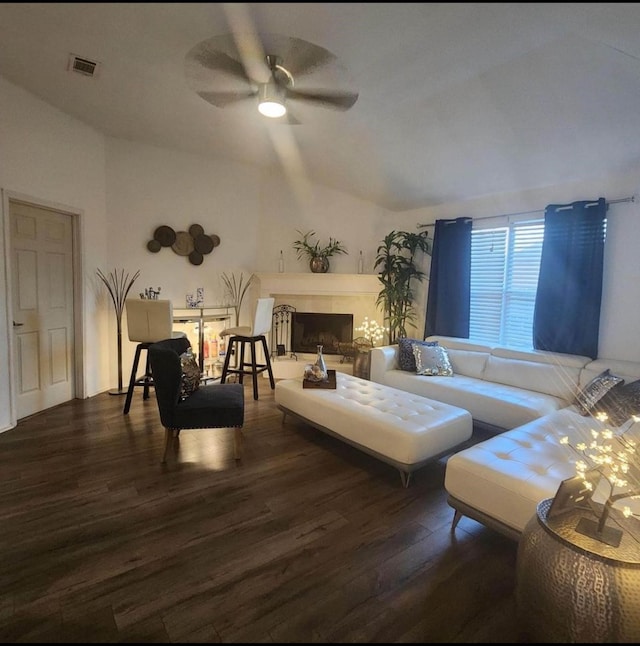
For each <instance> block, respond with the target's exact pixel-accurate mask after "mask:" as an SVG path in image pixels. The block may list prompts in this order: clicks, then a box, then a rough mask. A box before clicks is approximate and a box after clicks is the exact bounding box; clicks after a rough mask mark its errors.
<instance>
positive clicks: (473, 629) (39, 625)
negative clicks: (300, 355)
mask: <svg viewBox="0 0 640 646" xmlns="http://www.w3.org/2000/svg"><path fill="white" fill-rule="evenodd" d="M260 388H261V390H260V399H259V400H258V401H254V400H253V399H252V395H251V390H250V387H249V386H246V389H245V395H246V413H245V417H246V422H245V427H244V437H245V444H244V459H243V460H242V463H240V464H236V462H235V461H234V459H233V431H232V430H230V429H218V430H198V431H183V432H182V434H181V436H180V446H179V449H178V452H177V455H176V456H175V461H174V462H171V463H169V464H168V465H167V466H166V467H162V466H161V464H160V459H161V455H162V451H163V443H164V432H163V429H162V427H161V425H160V422H159V416H158V411H157V408H156V402H155V396H154V394H153V391H152V394H151V398H150V399H148V400H147V401H143V400H142V393H141V391H139V392H136V394H135V396H134V400H133V403H132V406H131V412H130V413H129V415H128V416H123V415H122V406H123V404H124V400H123V398H122V397H118V396H110V395H109V394H106V393H105V394H102V395H98V396H96V397H93V398H91V399H87V400H84V401H80V400H75V401H72V402H70V403H68V404H65V405H62V406H59V407H57V408H54V409H51V410H49V411H46V412H44V413H41V414H39V415H36V416H33V417H31V418H29V419H26V420H23V421H22V422H20V423H19V424H18V426H17V428H15V429H12V430H10V431H7V432H5V433H3V434H0V547H1V550H2V553H1V560H0V641H2V642H4V643H8V642H325V643H326V642H332V643H337V642H338V643H339V642H487V643H497V642H504V643H507V642H514V641H522V638H521V636H520V635H519V631H518V625H517V619H516V605H515V599H514V584H515V560H516V551H517V545H516V544H515V543H514V542H512V541H509V540H508V539H506V538H504V537H502V536H501V535H499V534H497V533H495V532H493V531H491V530H489V529H486V528H484V527H483V526H482V525H479V524H478V523H475V522H474V521H471V520H469V519H463V520H462V521H461V523H460V524H459V526H458V528H457V530H456V532H455V534H451V532H450V524H451V519H452V515H453V512H452V510H451V508H450V507H449V506H448V505H447V503H446V494H445V491H444V489H443V479H444V468H445V462H446V460H441V461H439V462H437V463H434V464H432V465H430V466H427V467H425V468H423V469H421V470H420V471H418V472H417V473H416V474H415V475H414V478H413V480H412V483H411V485H410V486H409V488H407V489H404V488H403V487H402V486H401V482H400V477H399V475H398V472H397V471H396V470H394V469H393V468H391V467H389V466H388V465H385V464H382V463H381V462H379V461H377V460H375V459H374V458H372V457H369V456H367V455H365V454H363V453H361V452H359V451H357V450H356V449H354V448H352V447H349V446H347V445H346V444H343V443H342V442H340V441H339V440H336V439H334V438H331V437H329V436H326V435H324V434H322V433H320V432H318V431H316V430H314V429H312V428H310V427H308V426H305V425H304V424H302V423H301V422H296V421H294V420H292V419H291V418H290V417H288V418H287V421H286V423H285V424H284V425H282V415H281V413H280V412H279V411H278V410H277V409H276V407H275V404H274V399H273V392H272V391H270V390H269V388H268V384H265V385H262V384H261V387H260Z"/></svg>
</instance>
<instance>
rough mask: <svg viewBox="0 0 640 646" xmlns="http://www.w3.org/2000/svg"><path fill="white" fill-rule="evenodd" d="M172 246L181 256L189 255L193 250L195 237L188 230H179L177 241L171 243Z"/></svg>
mask: <svg viewBox="0 0 640 646" xmlns="http://www.w3.org/2000/svg"><path fill="white" fill-rule="evenodd" d="M171 248H172V249H173V250H174V251H175V252H176V253H177V254H178V255H179V256H188V255H189V254H190V253H191V252H192V251H193V238H192V237H191V234H189V233H188V232H187V231H178V232H177V233H176V241H175V242H174V243H173V244H172V245H171Z"/></svg>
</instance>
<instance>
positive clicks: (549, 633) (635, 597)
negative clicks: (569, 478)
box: [516, 499, 640, 643]
mask: <svg viewBox="0 0 640 646" xmlns="http://www.w3.org/2000/svg"><path fill="white" fill-rule="evenodd" d="M550 506H551V499H547V500H543V501H542V502H541V503H539V505H538V508H537V510H536V514H535V515H534V516H533V517H532V518H531V520H530V521H529V523H528V524H527V526H526V527H525V529H524V530H523V533H522V536H521V538H520V542H519V544H518V556H517V576H516V602H517V608H518V621H519V625H520V626H521V628H522V630H523V632H524V633H525V635H526V638H527V640H529V641H532V642H537V643H542V642H548V643H569V642H586V643H603V642H639V641H640V543H638V542H637V541H636V539H635V538H634V537H633V536H632V535H631V534H630V533H629V532H628V531H625V532H624V533H623V537H622V541H621V543H620V546H619V547H611V546H609V545H606V544H605V543H602V542H600V541H598V540H596V539H593V538H589V537H588V536H584V535H583V534H579V533H577V532H576V531H575V527H576V525H577V524H578V521H579V520H580V518H581V517H584V516H592V517H595V516H594V514H592V513H591V512H589V511H585V510H571V511H569V512H566V513H565V514H563V515H562V516H558V517H555V518H553V519H552V520H547V512H548V511H549V507H550Z"/></svg>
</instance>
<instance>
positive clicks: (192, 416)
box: [148, 337, 244, 463]
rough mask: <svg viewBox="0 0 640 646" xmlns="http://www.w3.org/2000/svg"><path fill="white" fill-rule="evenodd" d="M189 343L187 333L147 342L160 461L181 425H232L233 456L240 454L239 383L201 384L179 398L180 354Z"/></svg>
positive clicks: (241, 405)
mask: <svg viewBox="0 0 640 646" xmlns="http://www.w3.org/2000/svg"><path fill="white" fill-rule="evenodd" d="M190 346H191V344H190V343H189V339H187V338H186V337H183V338H177V339H175V338H174V339H164V340H163V341H157V342H156V343H152V344H151V345H150V346H149V350H148V352H149V361H150V363H151V373H152V374H153V383H154V389H155V393H156V400H157V402H158V410H159V411H160V420H161V421H162V425H163V426H164V427H165V438H166V442H165V449H164V455H163V457H162V462H163V463H164V462H166V461H167V455H168V454H169V451H170V449H171V448H172V446H173V442H174V439H175V438H177V437H178V435H179V434H180V431H181V430H182V429H192V428H233V429H235V434H234V456H235V458H236V460H239V459H240V458H241V457H242V425H243V424H244V388H243V386H242V384H206V385H201V386H200V387H199V388H198V389H197V390H196V391H195V392H194V393H192V394H191V395H190V396H189V397H188V398H187V399H185V400H181V399H180V392H181V387H182V365H181V362H180V355H181V354H182V353H183V352H185V351H186V350H187V348H189V347H190Z"/></svg>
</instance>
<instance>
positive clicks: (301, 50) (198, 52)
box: [185, 33, 358, 125]
mask: <svg viewBox="0 0 640 646" xmlns="http://www.w3.org/2000/svg"><path fill="white" fill-rule="evenodd" d="M185 73H186V76H187V80H188V82H189V85H190V86H191V87H192V89H193V90H195V92H196V93H197V94H198V96H200V97H202V98H203V99H204V100H205V101H207V102H209V103H211V104H212V105H214V106H216V107H218V108H226V107H228V106H232V105H234V104H237V103H239V102H243V101H248V100H251V101H254V102H256V104H257V106H258V110H259V111H260V113H261V114H263V115H265V116H267V117H271V118H274V119H277V120H279V121H280V122H281V123H288V124H291V125H295V124H298V123H300V122H299V121H298V120H297V119H296V117H295V116H293V115H292V114H291V112H290V111H289V110H288V106H289V104H291V105H295V104H296V103H297V102H300V103H306V104H308V105H312V106H315V107H320V108H330V109H334V110H342V111H344V110H349V108H351V107H352V106H353V105H354V103H355V102H356V101H357V100H358V93H357V92H354V91H351V90H349V89H348V87H347V84H348V81H347V73H346V70H345V69H344V67H343V66H342V65H340V63H339V62H338V59H337V57H336V56H335V55H334V54H332V53H331V52H329V51H328V50H326V49H324V48H323V47H319V46H318V45H314V44H313V43H310V42H308V41H305V40H301V39H299V38H291V37H288V36H283V35H280V34H261V35H259V37H258V38H257V39H256V34H247V35H246V36H245V37H243V35H242V34H237V33H236V34H222V35H219V36H214V37H212V38H209V39H207V40H204V41H202V42H200V43H198V44H197V45H196V46H195V47H193V48H192V49H191V50H190V51H189V52H188V53H187V55H186V57H185Z"/></svg>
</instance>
